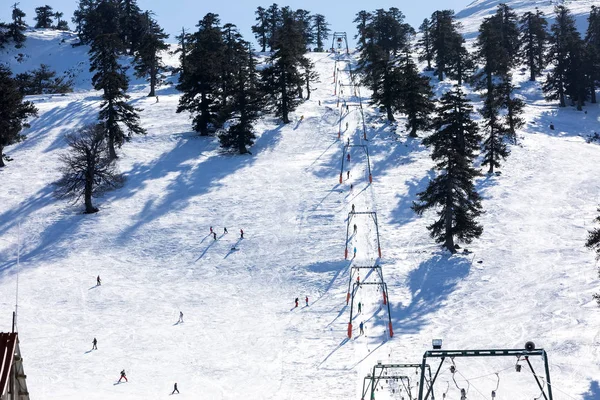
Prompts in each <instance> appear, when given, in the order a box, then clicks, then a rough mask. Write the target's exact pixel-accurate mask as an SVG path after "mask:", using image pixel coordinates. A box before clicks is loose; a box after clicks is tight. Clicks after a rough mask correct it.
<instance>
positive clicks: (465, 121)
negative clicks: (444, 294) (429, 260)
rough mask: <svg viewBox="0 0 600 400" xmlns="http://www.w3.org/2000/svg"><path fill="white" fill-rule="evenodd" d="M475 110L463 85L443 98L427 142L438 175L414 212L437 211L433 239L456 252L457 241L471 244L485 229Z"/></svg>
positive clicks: (431, 226) (422, 194)
mask: <svg viewBox="0 0 600 400" xmlns="http://www.w3.org/2000/svg"><path fill="white" fill-rule="evenodd" d="M471 113H472V107H471V105H470V104H469V102H468V100H467V98H466V96H465V94H464V93H463V92H462V90H461V88H460V86H457V87H456V88H455V89H454V90H452V91H449V92H447V93H445V94H444V95H443V96H442V98H441V99H440V103H439V107H438V110H437V116H436V117H435V119H434V120H433V129H434V130H435V132H434V133H433V134H432V135H431V136H429V137H427V138H425V139H424V140H423V144H425V145H426V146H428V147H432V149H433V151H432V154H431V158H432V159H433V160H434V161H435V162H436V169H437V170H438V171H439V174H438V176H437V177H436V178H435V179H433V180H432V181H431V182H430V183H429V185H428V186H427V189H425V191H424V192H421V193H418V194H417V196H418V198H419V200H418V202H415V203H414V204H413V207H412V208H413V210H414V211H415V212H416V213H417V214H418V215H421V214H422V213H423V212H424V211H425V210H428V209H431V208H433V209H436V210H437V215H438V218H437V220H436V221H435V222H433V223H432V224H431V225H429V226H428V227H427V229H429V231H430V235H431V237H432V238H435V239H436V242H438V243H442V244H443V247H445V248H446V249H448V250H449V251H450V252H452V253H455V252H456V249H455V244H454V238H455V237H456V238H457V239H458V240H459V241H462V242H465V243H470V242H471V241H472V240H473V239H475V238H477V237H479V236H480V235H481V234H482V232H483V228H482V227H481V225H479V224H478V223H477V221H476V219H477V217H478V216H479V215H481V213H482V207H481V198H480V196H479V194H478V193H477V191H476V190H475V185H474V183H473V181H474V179H475V177H477V176H478V175H479V172H478V171H477V170H476V169H475V168H474V167H473V160H474V159H475V156H476V151H477V148H478V146H479V140H480V136H479V134H478V129H477V124H476V123H475V122H473V120H472V119H471Z"/></svg>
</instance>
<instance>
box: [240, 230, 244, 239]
mask: <svg viewBox="0 0 600 400" xmlns="http://www.w3.org/2000/svg"><path fill="white" fill-rule="evenodd" d="M243 238H244V230H243V229H240V239H243Z"/></svg>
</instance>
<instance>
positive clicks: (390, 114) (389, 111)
mask: <svg viewBox="0 0 600 400" xmlns="http://www.w3.org/2000/svg"><path fill="white" fill-rule="evenodd" d="M385 111H386V112H387V119H388V121H390V122H394V121H396V119H395V118H394V113H393V112H392V106H390V105H389V104H386V105H385Z"/></svg>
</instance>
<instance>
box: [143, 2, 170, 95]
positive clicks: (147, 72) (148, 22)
mask: <svg viewBox="0 0 600 400" xmlns="http://www.w3.org/2000/svg"><path fill="white" fill-rule="evenodd" d="M168 37H169V35H167V34H166V33H165V32H164V31H163V29H162V28H161V27H160V25H158V22H157V21H156V20H155V19H153V18H152V17H150V13H149V12H148V11H146V14H145V20H144V26H143V34H142V36H141V38H140V42H139V48H138V52H137V53H136V55H135V74H136V76H137V77H138V78H144V77H147V78H148V80H149V81H150V93H148V96H149V97H150V96H155V95H156V94H155V92H154V89H155V88H156V85H158V84H160V83H161V82H160V76H161V73H162V72H164V71H165V66H164V64H163V62H162V58H161V57H160V54H159V53H160V52H161V51H165V50H167V49H168V48H169V45H168V44H166V43H165V39H166V38H168Z"/></svg>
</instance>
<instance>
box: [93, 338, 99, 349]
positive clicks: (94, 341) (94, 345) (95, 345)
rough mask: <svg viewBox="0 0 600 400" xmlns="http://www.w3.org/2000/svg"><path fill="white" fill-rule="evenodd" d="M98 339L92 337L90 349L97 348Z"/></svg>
mask: <svg viewBox="0 0 600 400" xmlns="http://www.w3.org/2000/svg"><path fill="white" fill-rule="evenodd" d="M97 344H98V341H97V340H96V338H94V340H92V350H98V346H97Z"/></svg>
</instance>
